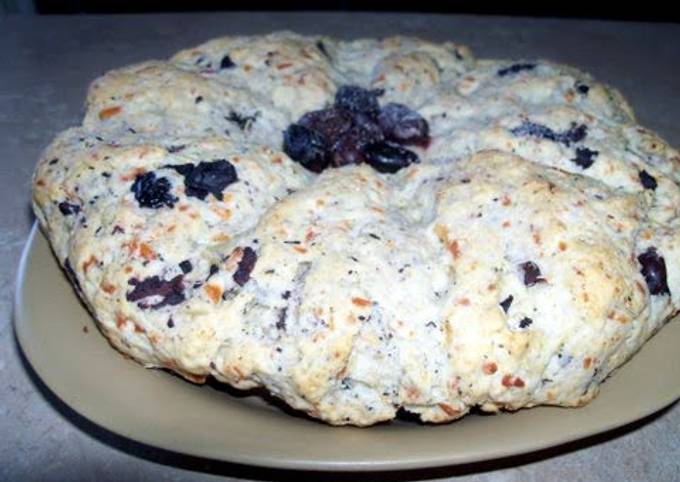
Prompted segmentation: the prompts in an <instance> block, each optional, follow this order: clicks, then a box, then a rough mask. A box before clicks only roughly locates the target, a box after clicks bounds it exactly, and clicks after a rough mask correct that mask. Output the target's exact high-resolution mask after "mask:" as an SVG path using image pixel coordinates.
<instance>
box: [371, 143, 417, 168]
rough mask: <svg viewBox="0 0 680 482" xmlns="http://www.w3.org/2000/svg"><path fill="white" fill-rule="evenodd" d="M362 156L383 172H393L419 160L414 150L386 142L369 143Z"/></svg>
mask: <svg viewBox="0 0 680 482" xmlns="http://www.w3.org/2000/svg"><path fill="white" fill-rule="evenodd" d="M364 156H365V157H366V162H367V163H368V164H370V165H371V167H373V169H375V170H376V171H378V172H383V173H395V172H397V171H398V170H399V169H403V168H404V167H408V166H410V165H411V164H414V163H417V162H420V161H419V159H418V155H417V154H416V153H415V152H413V151H409V150H408V149H404V148H403V147H399V146H396V145H393V144H389V143H387V142H377V143H374V144H370V145H369V146H367V147H366V148H365V149H364Z"/></svg>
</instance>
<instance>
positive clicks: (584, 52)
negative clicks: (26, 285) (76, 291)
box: [0, 13, 680, 482]
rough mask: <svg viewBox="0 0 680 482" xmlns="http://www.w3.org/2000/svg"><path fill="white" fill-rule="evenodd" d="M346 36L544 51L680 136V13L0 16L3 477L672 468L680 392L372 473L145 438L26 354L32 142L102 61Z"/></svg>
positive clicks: (524, 473)
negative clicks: (78, 409)
mask: <svg viewBox="0 0 680 482" xmlns="http://www.w3.org/2000/svg"><path fill="white" fill-rule="evenodd" d="M284 28H285V29H291V30H295V31H298V32H301V33H317V34H318V33H323V34H327V35H334V36H338V37H342V38H353V37H359V36H384V35H389V34H405V35H418V36H422V37H427V38H431V39H435V40H454V41H457V42H460V43H464V44H467V45H469V46H471V47H472V49H473V51H474V52H475V53H476V54H477V55H478V56H479V57H517V58H521V57H524V58H535V57H545V58H549V59H552V60H555V61H559V62H565V63H569V64H573V65H576V66H578V67H580V68H582V69H584V70H586V71H589V72H591V73H592V74H594V75H595V76H596V77H597V78H599V79H600V80H602V81H605V82H608V83H611V84H614V85H615V86H617V87H618V88H620V89H621V90H622V91H623V93H624V95H625V96H626V97H627V98H628V99H629V101H630V102H631V104H632V106H633V107H634V109H635V111H636V112H637V115H638V119H639V121H640V122H641V124H643V125H645V126H647V127H650V128H652V129H653V130H656V131H658V132H660V133H661V135H662V136H663V137H664V138H666V139H667V140H668V141H670V142H671V144H673V145H676V146H679V145H680V62H678V59H680V25H672V24H662V23H659V24H641V23H620V22H619V23H615V22H602V21H579V20H552V19H527V18H508V17H471V16H430V15H377V14H316V13H312V14H282V13H277V14H267V13H257V14H246V13H238V14H229V13H219V14H217V13H201V14H189V15H184V14H182V15H180V14H162V15H160V14H159V15H138V16H82V17H76V16H73V17H0V206H1V207H0V259H2V260H3V263H2V264H1V265H0V387H2V388H0V480H41V481H51V480H98V481H106V480H154V481H155V480H170V481H184V480H198V481H203V480H205V481H207V480H217V479H218V478H219V477H222V478H226V479H227V480H241V479H247V480H249V479H255V480H281V479H286V480H301V479H303V477H309V478H314V479H320V480H423V479H441V480H453V479H455V480H461V481H489V482H501V481H503V482H509V481H535V480H563V481H569V482H576V481H580V480H588V481H611V480H635V481H638V480H639V481H642V480H653V481H658V482H661V481H671V480H678V479H679V477H680V475H678V474H680V405H678V404H677V403H676V404H675V405H672V406H671V407H670V408H667V409H666V410H663V411H661V412H660V413H657V414H655V415H653V416H651V417H649V418H647V419H645V420H642V421H639V422H636V423H634V424H632V425H629V426H626V427H623V428H621V429H618V430H615V431H614V432H610V433H607V434H602V435H599V436H596V437H592V438H590V439H587V440H583V441H579V442H574V443H571V444H568V445H565V446H562V447H557V448H554V449H549V450H546V451H542V452H539V453H534V454H527V455H523V456H519V457H513V458H509V459H504V460H501V461H490V462H484V463H478V464H473V465H466V466H457V467H445V468H440V469H433V470H422V471H415V472H399V473H380V474H319V473H315V474H301V473H295V472H286V471H276V470H263V469H256V468H252V467H243V466H235V465H230V464H226V463H220V462H214V461H209V460H203V459H196V458H192V457H186V456H181V455H178V454H172V453H168V452H163V451H159V450H156V449H153V448H151V447H147V446H142V445H140V444H137V443H134V442H132V441H129V440H126V439H123V438H121V437H118V436H115V435H113V434H111V433H110V432H107V431H105V430H103V429H101V428H99V427H97V426H96V425H94V424H92V423H90V422H88V421H86V420H85V419H83V418H82V417H80V416H79V415H77V414H76V413H75V412H73V411H72V410H71V409H69V408H68V407H67V406H66V405H64V404H63V403H62V402H60V401H59V400H58V399H57V398H56V397H55V396H54V395H52V394H51V393H50V392H49V390H48V389H47V388H45V387H44V385H42V384H41V382H40V381H39V379H38V377H37V376H36V375H35V374H34V373H33V372H32V370H31V369H30V367H29V365H28V363H27V362H26V360H25V359H24V358H23V357H22V355H21V352H20V349H19V347H18V345H17V342H16V339H15V336H14V330H13V325H12V301H13V295H14V279H15V276H16V271H17V266H18V261H19V256H20V253H21V250H22V248H23V245H24V243H25V240H26V238H27V236H28V233H29V229H30V227H31V224H32V223H33V221H34V218H33V215H32V214H31V211H30V205H29V200H30V195H29V192H30V176H31V172H32V170H33V167H34V165H35V162H36V160H37V159H38V156H39V154H40V151H41V150H42V149H43V148H44V147H45V146H46V145H47V143H48V142H49V141H50V139H51V138H52V137H53V136H54V135H55V134H56V133H57V132H59V131H61V130H63V129H65V128H67V127H69V126H72V125H75V124H77V123H78V122H79V118H80V116H81V114H82V105H83V100H84V96H85V91H86V88H87V85H88V84H89V82H90V81H91V80H92V79H94V78H95V77H96V76H98V75H101V74H102V73H104V72H105V71H106V70H108V69H111V68H114V67H120V66H123V65H125V64H129V63H133V62H137V61H142V60H145V59H149V58H165V57H168V56H170V55H171V54H172V53H173V52H175V51H176V50H178V49H180V48H182V47H188V46H191V45H193V44H198V43H200V42H202V41H204V40H207V39H209V38H211V37H216V36H220V35H227V34H245V33H264V32H267V31H271V30H276V29H284Z"/></svg>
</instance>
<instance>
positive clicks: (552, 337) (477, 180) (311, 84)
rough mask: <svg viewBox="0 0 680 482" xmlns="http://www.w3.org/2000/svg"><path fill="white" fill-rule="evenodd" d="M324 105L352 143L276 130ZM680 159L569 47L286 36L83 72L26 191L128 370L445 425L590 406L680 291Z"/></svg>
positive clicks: (293, 402)
mask: <svg viewBox="0 0 680 482" xmlns="http://www.w3.org/2000/svg"><path fill="white" fill-rule="evenodd" d="M342 88H345V92H349V94H347V95H349V96H350V97H348V98H350V101H348V102H350V103H349V104H347V103H345V104H342V102H343V99H340V100H338V95H336V94H338V92H339V91H340V90H341V89H342ZM352 89H354V90H352ZM350 94H351V95H350ZM343 95H344V94H343ZM343 95H340V97H342V96H343ZM357 96H358V97H357ZM362 96H363V97H362ZM357 99H358V100H357ZM352 102H353V103H354V104H352ZM362 103H363V104H362ZM341 104H342V105H341ZM360 104H361V105H360ZM369 104H370V105H369ZM357 106H359V107H357ZM388 106H389V107H388ZM395 106H396V107H395ZM332 109H336V110H337V109H340V111H341V112H340V114H337V112H335V111H332ZM362 109H364V110H366V111H368V110H370V109H373V110H374V111H375V112H373V113H369V114H366V112H364V111H362ZM390 109H391V110H390ZM388 111H389V112H391V114H390V115H391V116H392V117H389V118H388V119H387V120H386V121H384V122H383V120H380V121H379V120H378V119H379V115H383V114H384V113H385V112H388ZM319 112H321V114H319ZM310 113H312V114H310ZM336 114H337V115H336ZM365 114H366V115H368V117H369V118H370V119H369V120H368V121H365V120H364V118H363V117H362V116H364V115H365ZM385 115H386V114H385ZM305 116H307V117H305ZM310 116H311V117H310ZM314 116H317V117H314ZM319 116H321V117H323V119H326V120H323V122H331V121H328V120H327V119H330V118H332V119H333V120H332V122H333V123H334V124H333V126H332V127H333V129H335V130H333V131H332V132H331V134H332V135H335V134H336V133H337V132H340V130H342V133H343V134H342V135H343V136H346V137H345V138H342V139H340V140H341V141H342V142H340V141H338V142H336V143H335V144H333V147H332V149H334V150H333V152H330V151H328V152H326V151H323V149H331V147H328V146H327V145H326V144H324V146H322V147H320V148H319V149H321V151H318V152H321V154H319V155H320V156H321V157H320V158H319V159H322V160H323V162H322V163H321V164H313V163H312V164H310V163H305V162H303V161H300V159H298V158H296V157H297V156H298V154H297V153H298V152H299V149H298V150H295V149H292V148H291V143H290V142H289V144H288V146H285V145H284V144H285V143H286V142H288V141H290V139H289V138H288V139H284V137H285V136H286V135H287V134H286V133H287V132H288V133H290V132H291V131H290V129H291V126H293V125H299V126H303V127H304V128H305V129H308V128H309V129H311V130H312V131H313V126H314V125H316V124H314V122H321V121H318V119H319V118H321V117H319ZM324 116H325V117H324ZM348 116H349V117H348ZM371 116H373V117H371ZM310 119H312V120H311V121H310ZM371 119H372V120H371ZM391 119H397V120H398V122H401V121H402V120H403V119H407V120H408V122H410V124H408V126H406V125H397V126H396V127H395V126H394V125H391V124H390V125H388V126H387V127H385V125H387V124H389V122H391ZM363 122H366V123H367V124H362V123H363ZM385 122H387V124H385ZM395 122H396V121H395ZM404 122H406V121H404ZM343 123H346V126H345V124H343ZM310 125H311V126H312V127H311V128H310V127H309V126H310ZM366 125H368V126H369V127H365V126H366ZM373 125H379V127H380V128H381V129H382V130H381V131H380V132H378V131H376V132H374V133H372V134H371V135H374V136H378V137H375V138H371V139H373V140H372V141H371V142H373V141H374V140H375V139H376V138H379V139H380V142H381V143H382V144H379V145H378V147H375V146H376V144H371V146H373V147H372V149H373V151H371V152H370V153H369V152H368V151H367V150H361V149H359V150H358V151H356V152H354V151H347V149H349V148H353V147H355V145H354V144H352V142H359V141H361V140H362V139H364V137H361V136H363V135H365V132H366V129H368V130H370V129H372V128H373V127H371V126H373ZM305 126H307V127H305ZM337 126H341V127H337ZM357 126H358V127H357ZM414 126H415V127H414ZM407 127H408V128H407ZM324 128H326V127H324ZM397 128H398V129H397ZM309 129H308V131H309ZM320 129H321V128H320ZM352 129H354V130H352ZM356 129H364V130H362V131H361V132H360V134H361V135H359V134H357V132H359V131H357V130H356ZM409 129H411V130H409ZM414 129H415V130H414ZM308 131H303V133H305V132H306V133H307V134H305V135H309V132H308ZM324 132H325V131H324ZM328 132H330V131H328ZM413 132H415V134H413ZM331 134H328V133H327V132H326V134H325V135H331ZM315 135H316V134H315ZM352 136H353V137H352ZM409 136H411V137H409ZM383 138H385V139H387V140H385V141H383ZM347 139H349V141H348V140H347ZM357 139H359V141H358V140H357ZM350 141H351V142H350ZM397 141H399V142H402V144H399V145H397V144H394V143H395V142H397ZM362 142H363V141H362ZM310 145H311V144H310ZM319 145H321V144H319ZM319 145H316V144H314V145H311V147H314V148H315V149H316V148H317V147H318V146H319ZM329 145H330V144H329ZM348 145H349V147H347V146H348ZM386 145H387V147H385V146H386ZM404 146H406V147H404ZM303 147H304V148H305V149H306V148H307V147H309V146H307V145H304V146H303ZM362 149H363V148H362ZM303 150H304V149H303ZM318 152H317V151H313V152H312V154H313V155H317V154H318ZM293 153H295V154H293ZM395 153H396V154H398V155H399V156H401V158H400V160H399V163H398V164H395V165H393V164H389V163H388V165H386V164H385V163H384V162H383V161H385V159H384V158H383V157H385V156H387V158H388V159H387V161H389V162H391V161H390V159H389V156H391V155H396V154H395ZM289 154H291V155H289ZM308 154H309V152H308V151H305V152H303V154H301V155H305V156H306V155H308ZM369 154H370V155H369ZM326 155H328V156H329V157H324V156H326ZM362 156H363V157H362ZM371 156H373V157H371ZM376 156H377V157H376ZM380 156H383V157H380ZM317 160H318V159H315V162H316V161H317ZM353 160H354V161H356V162H354V161H353ZM402 161H403V162H402ZM679 164H680V156H679V155H678V152H677V151H675V150H674V149H673V148H672V147H670V146H669V145H668V144H666V143H665V142H664V141H663V140H661V139H660V138H659V137H657V136H656V135H655V134H654V133H652V132H650V131H648V130H646V129H644V128H642V127H640V126H639V125H637V123H636V122H635V120H634V117H633V114H632V111H631V109H630V107H629V106H628V105H627V104H626V102H625V100H624V99H623V98H622V96H621V95H620V94H619V93H618V92H617V91H616V90H614V89H612V88H609V87H607V86H604V85H602V84H600V83H597V82H596V81H594V80H593V79H592V78H591V77H590V76H588V75H587V74H584V73H582V72H580V71H578V70H576V69H573V68H571V67H566V66H560V65H556V64H553V63H550V62H548V61H538V60H536V61H527V60H522V61H518V62H509V61H496V60H494V61H492V60H476V59H474V58H473V56H472V54H471V53H470V50H469V49H467V48H466V47H463V46H460V45H456V44H453V43H444V44H434V43H431V42H427V41H424V40H418V39H412V38H401V37H395V38H389V39H385V40H381V41H378V40H357V41H352V42H341V41H336V40H333V39H330V38H325V37H324V38H321V37H303V36H299V35H296V34H293V33H288V32H282V33H274V34H270V35H266V36H258V37H226V38H221V39H217V40H213V41H211V42H208V43H206V44H203V45H201V46H198V47H196V48H192V49H189V50H185V51H182V52H180V53H178V54H177V55H175V56H174V57H173V58H172V59H171V60H169V61H151V62H145V63H143V64H138V65H134V66H130V67H126V68H123V69H119V70H115V71H112V72H109V73H107V74H106V75H104V76H103V77H101V78H100V79H97V80H96V81H94V82H93V84H92V86H91V87H90V91H89V94H88V99H87V112H86V114H85V118H84V120H83V123H82V125H81V126H79V127H75V128H73V129H69V130H67V131H65V132H63V133H62V134H60V135H59V136H58V137H57V138H56V139H55V140H54V141H53V142H52V144H51V145H50V146H49V147H48V148H47V149H46V150H45V152H44V153H43V155H42V157H41V160H40V162H39V164H38V166H37V168H36V171H35V175H34V190H33V199H34V210H35V213H36V215H37V217H38V219H39V220H40V224H41V226H42V228H43V230H44V232H45V233H46V234H47V236H48V237H49V239H50V243H51V246H52V248H53V250H54V253H55V255H56V257H57V259H58V260H59V262H60V263H61V265H62V266H63V267H64V270H65V272H66V274H67V275H68V276H69V277H70V279H71V281H72V282H73V284H74V287H75V289H76V291H77V292H78V294H79V296H80V297H81V298H82V300H83V302H84V303H85V304H86V305H87V307H88V308H89V310H90V311H91V313H92V314H93V316H94V318H95V320H96V322H97V324H98V327H99V328H100V330H101V332H102V333H103V334H104V335H105V336H106V337H107V338H108V340H109V341H110V342H111V344H112V345H113V346H114V347H115V348H117V349H118V350H120V351H121V352H122V353H124V354H126V355H128V356H130V357H132V358H133V359H135V360H136V361H138V362H139V363H141V364H142V365H144V366H146V367H150V368H151V367H163V368H168V369H170V370H173V371H175V372H177V373H179V374H180V375H182V376H184V377H185V378H187V379H188V380H191V381H193V382H197V383H200V382H202V381H204V380H205V379H206V377H208V376H212V377H215V378H216V379H218V380H220V381H223V382H225V383H228V384H230V385H232V386H234V387H237V388H240V389H249V388H254V387H260V386H261V387H265V388H266V389H267V390H268V391H269V392H271V393H272V394H273V395H274V396H276V397H279V398H281V399H282V400H284V401H285V402H286V403H288V404H289V405H290V406H292V407H294V408H296V409H299V410H303V411H305V412H306V413H308V414H310V415H311V416H313V417H317V418H320V419H322V420H324V421H326V422H328V423H330V424H334V425H343V424H352V425H360V426H365V425H371V424H374V423H377V422H381V421H386V420H390V419H392V418H394V417H395V416H396V415H397V412H398V411H399V410H400V409H403V410H406V411H408V412H412V413H415V414H418V415H419V416H420V418H421V419H422V420H424V421H428V422H446V421H450V420H453V419H456V418H459V417H461V416H463V415H465V414H466V413H467V412H468V411H469V410H470V409H471V408H473V407H476V406H478V407H481V409H482V410H484V411H492V412H493V411H497V410H499V409H508V410H516V409H519V408H522V407H531V406H535V405H559V406H579V405H582V404H584V403H587V402H588V401H589V400H591V399H592V398H593V397H594V396H595V395H596V394H597V391H598V388H599V385H600V383H601V382H602V381H603V380H604V379H605V378H606V377H607V376H608V375H609V374H610V373H611V372H612V371H613V370H614V369H615V368H617V367H618V366H620V365H621V364H622V363H624V362H625V361H626V360H628V359H629V358H630V357H631V356H632V355H633V354H634V353H635V352H636V351H637V350H638V349H639V348H640V346H641V345H642V344H643V343H644V342H645V340H647V339H648V338H649V337H650V336H651V335H652V334H654V333H655V332H656V331H657V330H658V329H659V328H660V327H661V326H662V325H663V323H664V322H665V321H666V320H668V319H669V318H670V317H672V316H673V315H674V314H675V313H676V312H677V311H678V308H679V306H680V305H679V301H678V295H679V293H680V271H679V270H678V268H679V267H680V237H679V235H678V232H679V231H678V226H679V224H678V223H679V221H678V216H677V214H678V212H677V211H678V208H679V207H680V189H679V187H678V179H679V177H678V165H679ZM306 167H307V168H306ZM310 167H311V169H310Z"/></svg>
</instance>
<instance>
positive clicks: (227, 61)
mask: <svg viewBox="0 0 680 482" xmlns="http://www.w3.org/2000/svg"><path fill="white" fill-rule="evenodd" d="M234 67H236V64H235V63H234V61H233V60H231V57H229V56H228V55H225V56H224V57H222V60H221V61H220V69H233V68H234Z"/></svg>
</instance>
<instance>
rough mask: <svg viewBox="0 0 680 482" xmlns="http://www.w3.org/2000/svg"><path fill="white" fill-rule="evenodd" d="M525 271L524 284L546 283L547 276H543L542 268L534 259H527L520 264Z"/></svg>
mask: <svg viewBox="0 0 680 482" xmlns="http://www.w3.org/2000/svg"><path fill="white" fill-rule="evenodd" d="M519 266H520V268H522V271H523V272H524V285H525V286H527V287H530V286H534V285H535V284H537V283H545V278H543V277H542V276H541V270H540V269H539V267H538V265H537V264H536V263H534V262H533V261H527V262H525V263H522V264H520V265H519Z"/></svg>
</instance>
